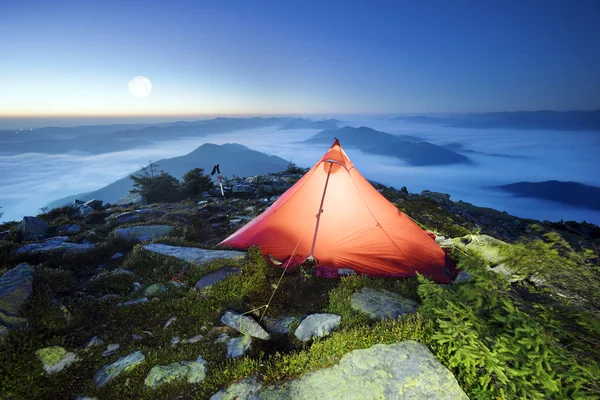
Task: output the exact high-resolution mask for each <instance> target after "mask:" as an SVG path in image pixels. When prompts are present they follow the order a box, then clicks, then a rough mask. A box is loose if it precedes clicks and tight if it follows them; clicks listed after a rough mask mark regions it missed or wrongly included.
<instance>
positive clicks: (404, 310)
mask: <svg viewBox="0 0 600 400" xmlns="http://www.w3.org/2000/svg"><path fill="white" fill-rule="evenodd" d="M350 305H351V306H352V308H353V309H354V310H358V311H362V312H363V313H365V314H367V315H368V316H369V317H371V318H373V319H379V320H384V319H398V317H399V316H401V315H402V314H409V313H414V312H416V311H417V305H418V304H417V302H416V301H414V300H410V299H406V298H404V297H402V296H400V295H399V294H396V293H392V292H390V291H387V290H383V289H382V290H375V289H371V288H363V289H362V290H361V291H360V292H357V293H354V294H353V295H352V296H351V297H350Z"/></svg>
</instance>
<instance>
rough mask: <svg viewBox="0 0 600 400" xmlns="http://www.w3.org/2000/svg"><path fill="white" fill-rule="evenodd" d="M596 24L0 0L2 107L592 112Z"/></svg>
mask: <svg viewBox="0 0 600 400" xmlns="http://www.w3.org/2000/svg"><path fill="white" fill-rule="evenodd" d="M599 20H600V2H599V1H595V0H574V1H567V0H564V1H556V0H540V1H534V0H520V1H517V0H505V1H495V0H486V1H460V0H452V1H402V0H396V1H350V0H345V1H309V0H305V1H287V0H286V1H281V0H279V1H260V0H253V1H249V0H246V1H241V0H240V1H228V0H219V1H216V0H215V1H179V0H170V1H137V0H127V1H124V0H118V1H97V0H65V1H63V0H41V1H34V0H0V116H14V115H22V116H33V115H157V114H161V115H170V114H173V115H203V114H210V115H214V114H224V115H225V114H328V113H329V114H331V113H337V114H340V113H436V112H472V111H474V112H479V111H514V110H538V109H553V110H570V109H597V108H600V74H599V72H598V71H600V23H598V21H599ZM137 75H144V76H147V77H148V78H150V80H151V81H152V84H153V91H152V93H151V94H150V96H149V97H148V98H146V99H136V98H133V96H131V95H130V94H129V93H128V91H127V83H128V81H129V80H130V79H131V78H132V77H134V76H137Z"/></svg>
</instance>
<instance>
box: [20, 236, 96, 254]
mask: <svg viewBox="0 0 600 400" xmlns="http://www.w3.org/2000/svg"><path fill="white" fill-rule="evenodd" d="M67 239H68V238H67V237H66V236H57V237H53V238H50V239H46V240H44V241H43V242H41V243H30V244H26V245H24V246H21V247H19V248H18V249H17V250H16V252H17V253H47V252H51V251H57V252H64V253H65V254H76V253H85V252H88V251H92V250H94V249H95V248H96V245H95V244H93V243H70V242H66V240H67Z"/></svg>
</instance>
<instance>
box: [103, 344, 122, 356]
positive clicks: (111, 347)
mask: <svg viewBox="0 0 600 400" xmlns="http://www.w3.org/2000/svg"><path fill="white" fill-rule="evenodd" d="M120 347H121V345H120V344H118V343H111V344H109V345H108V346H107V347H106V350H105V351H104V352H103V353H102V357H108V356H112V355H113V354H115V353H116V352H117V350H119V348H120Z"/></svg>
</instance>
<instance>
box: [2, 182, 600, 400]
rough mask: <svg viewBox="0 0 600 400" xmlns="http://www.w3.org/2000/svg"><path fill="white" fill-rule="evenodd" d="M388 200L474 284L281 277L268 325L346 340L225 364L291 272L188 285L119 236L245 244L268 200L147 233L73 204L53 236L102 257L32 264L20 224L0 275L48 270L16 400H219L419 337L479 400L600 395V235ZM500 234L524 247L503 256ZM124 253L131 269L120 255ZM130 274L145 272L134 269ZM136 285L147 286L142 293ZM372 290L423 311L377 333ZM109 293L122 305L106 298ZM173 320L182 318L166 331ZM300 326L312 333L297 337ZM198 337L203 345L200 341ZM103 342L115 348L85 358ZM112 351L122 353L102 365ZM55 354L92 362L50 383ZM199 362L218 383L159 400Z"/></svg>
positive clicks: (399, 195) (14, 337)
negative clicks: (333, 318)
mask: <svg viewBox="0 0 600 400" xmlns="http://www.w3.org/2000/svg"><path fill="white" fill-rule="evenodd" d="M378 189H380V191H381V193H382V194H383V195H384V196H385V197H387V198H388V199H389V200H390V201H392V202H394V203H395V204H396V205H397V206H398V207H399V208H400V209H401V210H403V211H405V212H407V214H408V215H410V216H411V217H412V218H413V219H415V220H416V221H418V222H419V223H421V224H422V225H423V226H424V227H426V228H427V229H430V230H432V231H434V232H436V233H437V234H439V235H443V236H445V237H447V238H457V239H455V240H454V241H452V244H451V245H450V246H449V247H451V249H450V250H449V251H450V255H451V257H452V258H453V260H454V261H455V262H456V263H457V264H458V266H459V268H460V269H461V270H463V271H465V272H467V273H468V276H467V275H464V276H463V277H466V279H465V280H462V281H461V282H460V283H458V282H457V283H454V284H452V285H436V284H434V283H433V282H431V281H428V280H427V279H426V278H423V277H415V278H409V279H377V278H368V277H356V276H350V277H345V278H342V279H325V278H319V277H317V276H315V274H314V271H312V270H310V269H306V268H300V269H297V270H295V271H292V272H291V273H290V274H288V275H286V276H284V277H283V279H282V280H281V283H280V285H279V286H278V287H277V290H276V291H275V295H274V297H273V300H272V302H271V303H270V306H269V307H268V308H267V310H266V316H268V317H278V316H283V315H288V316H295V317H297V318H300V317H302V316H304V315H307V314H312V313H316V312H328V313H334V314H337V315H340V316H341V324H340V326H339V328H338V329H337V330H336V331H335V332H334V333H332V334H331V335H329V336H327V337H325V338H321V339H315V340H314V341H312V342H308V343H303V342H300V341H299V340H298V339H297V338H296V337H295V336H294V335H292V334H289V335H284V336H281V337H279V338H277V339H274V340H272V341H260V340H255V341H253V342H252V343H253V347H252V348H251V349H250V351H249V352H248V353H247V354H246V355H244V356H243V357H239V358H226V357H225V354H226V346H225V344H224V343H219V342H216V341H215V339H216V337H217V336H218V335H219V334H221V333H223V332H227V333H228V334H230V335H231V336H235V335H236V333H235V332H234V331H232V330H230V329H226V328H223V327H222V324H221V322H220V318H221V316H222V315H223V313H224V312H225V311H226V310H229V309H232V310H236V311H239V312H247V311H250V310H253V309H257V308H258V309H259V310H258V311H256V312H255V314H260V311H262V310H263V309H264V308H262V309H261V308H260V307H261V306H264V305H265V304H267V303H268V302H269V298H270V297H271V294H272V293H273V291H274V287H275V286H276V284H277V282H278V281H279V279H280V277H281V270H280V269H278V268H275V267H272V266H270V265H268V264H267V263H266V262H265V260H264V258H263V257H262V255H261V254H260V252H259V249H257V248H253V249H251V250H250V251H248V253H247V254H246V256H245V258H244V259H241V260H229V261H225V260H216V261H212V262H210V263H208V264H206V265H203V266H200V265H196V264H194V263H188V265H189V268H188V269H187V270H186V271H185V272H184V273H183V275H182V278H181V282H182V283H183V286H182V287H175V286H174V285H170V284H169V281H170V280H171V279H172V277H173V276H175V275H176V274H177V273H178V272H180V271H181V269H182V267H183V266H184V265H185V264H186V262H184V261H182V260H179V259H176V258H173V257H169V256H164V255H159V254H156V253H152V252H150V251H148V250H145V249H144V248H143V247H142V246H143V245H144V244H147V242H144V243H142V244H139V243H136V242H134V241H127V240H123V239H119V238H116V237H115V236H114V234H113V232H114V230H115V229H116V228H128V227H134V226H139V225H169V226H172V227H174V229H173V231H172V232H171V234H170V235H169V236H167V237H164V238H161V239H156V240H154V241H152V242H153V243H164V244H169V245H177V246H184V247H202V248H209V249H210V248H214V246H215V245H216V243H218V242H219V241H220V240H222V239H223V238H225V237H226V236H227V235H228V234H229V233H231V232H233V231H235V229H236V226H234V225H232V224H230V223H229V222H230V221H231V220H233V219H234V218H235V217H239V216H247V217H251V216H253V215H254V214H255V213H256V212H257V211H258V210H260V208H261V207H262V206H263V205H264V203H263V200H262V199H263V197H262V196H258V194H255V195H251V196H248V197H249V198H247V199H243V200H239V201H230V200H228V201H227V202H226V203H223V202H222V201H219V200H218V199H215V198H209V199H206V200H207V203H206V204H203V205H202V206H199V205H197V204H196V203H195V202H182V203H176V204H155V205H151V206H150V207H149V208H148V209H150V210H153V211H156V212H155V213H153V214H152V215H151V216H150V217H148V219H146V220H144V221H138V222H125V223H118V222H117V221H116V220H115V219H114V218H108V217H110V215H115V214H120V213H123V212H127V211H135V207H130V208H124V207H116V208H115V207H113V208H111V209H110V211H109V210H106V209H100V210H97V211H95V212H93V213H91V214H89V215H88V216H86V217H81V216H78V215H76V213H74V212H73V210H72V209H70V208H69V207H66V208H63V209H58V210H55V211H52V212H50V213H47V214H44V215H41V216H39V218H40V219H43V220H45V221H46V222H47V223H48V224H49V227H50V230H55V229H56V228H57V227H59V226H65V225H79V226H80V230H79V232H78V233H73V234H70V237H69V239H68V241H69V242H72V243H83V242H84V241H86V240H87V241H88V242H89V243H93V244H95V248H94V249H93V250H91V251H89V252H85V253H79V254H68V253H63V254H58V253H52V254H50V255H49V254H46V255H40V254H36V253H31V252H25V253H22V254H17V253H15V250H16V249H17V248H19V247H21V246H23V245H26V244H28V243H34V242H36V241H35V240H33V239H23V238H22V237H21V236H20V235H19V234H18V232H17V225H16V224H14V223H9V224H4V225H2V226H0V231H8V232H7V233H6V236H5V237H4V238H3V240H0V275H1V274H3V273H5V272H6V271H10V270H12V269H13V268H14V267H16V266H17V265H19V264H20V263H23V262H27V263H29V264H30V265H32V266H35V278H34V280H33V290H32V292H31V295H30V296H29V297H28V299H27V300H26V302H25V304H24V306H23V310H22V315H21V316H22V317H24V318H27V320H28V328H27V329H25V330H22V331H19V330H13V331H10V332H9V333H8V334H6V336H5V337H4V340H3V343H2V344H0V393H2V398H6V399H24V398H28V399H31V398H36V399H37V398H39V399H46V398H47V399H50V398H52V399H63V398H64V399H75V398H76V397H77V396H82V395H87V396H90V397H97V398H98V399H102V400H104V399H126V398H127V399H129V398H140V399H155V398H171V399H175V398H176V399H204V398H209V397H210V396H211V395H213V394H214V393H216V392H217V391H218V390H219V389H221V388H224V387H226V386H228V385H229V384H231V383H233V382H234V381H236V380H239V379H241V378H244V377H248V376H257V377H258V378H259V379H260V381H262V382H263V384H265V385H268V384H271V383H276V382H281V381H284V380H288V379H292V378H295V377H298V376H300V375H303V374H306V373H307V372H308V371H313V370H316V369H320V368H323V367H327V366H331V365H334V364H336V363H337V362H338V361H339V360H340V358H341V357H342V356H343V355H345V354H347V353H348V352H350V351H352V350H354V349H364V348H368V347H370V346H372V345H374V344H377V343H385V344H390V343H396V342H400V341H404V340H407V339H412V340H416V341H419V342H421V343H423V344H425V345H426V346H427V348H428V349H429V350H430V351H431V352H432V353H433V354H434V355H435V356H436V357H437V358H438V360H440V362H441V363H442V364H443V365H445V366H446V367H447V368H448V369H450V371H452V373H453V374H454V375H455V376H456V378H457V379H458V382H459V384H460V386H461V387H462V388H463V390H464V391H465V392H466V393H467V394H468V395H469V397H471V398H477V399H479V398H486V399H488V398H489V399H493V398H506V399H511V398H517V397H527V398H598V396H600V387H599V386H598V381H597V377H598V376H600V367H599V365H600V363H599V362H600V350H599V349H600V319H599V317H600V297H599V293H600V269H599V267H598V253H597V249H598V246H599V245H600V239H599V238H600V234H599V233H600V231H599V229H598V228H597V227H594V226H591V225H583V224H575V223H566V224H565V223H558V224H552V223H547V222H546V223H540V222H539V221H533V220H524V219H519V218H515V217H512V216H510V215H508V214H506V213H500V212H497V211H495V210H490V209H481V208H477V207H475V206H472V205H470V204H467V203H462V202H458V203H454V202H452V201H450V200H449V198H447V197H446V196H444V195H441V194H436V193H423V194H422V195H415V194H408V193H406V192H402V191H398V190H395V189H393V188H386V187H383V186H378ZM203 210H205V211H203ZM250 210H252V211H250ZM105 218H106V219H105ZM92 231H93V232H94V233H93V234H92V233H90V232H92ZM488 237H495V238H497V239H501V240H503V241H505V242H507V243H509V245H506V246H504V245H498V244H496V242H493V241H491V240H490V239H486V238H488ZM480 238H482V239H481V240H480ZM484 239H485V240H484ZM490 252H494V254H496V255H498V256H499V257H501V259H502V263H501V266H502V267H503V271H508V272H505V273H498V271H499V270H500V268H498V264H499V262H498V261H494V259H493V257H489V256H488V255H489V253H490ZM116 253H121V254H122V255H123V257H117V258H114V255H115V254H116ZM225 265H227V266H238V267H241V268H242V273H241V274H232V275H230V276H228V277H227V278H226V279H225V280H222V281H220V282H218V283H216V284H214V285H212V286H211V287H210V289H208V290H204V291H198V290H194V285H195V283H196V282H197V281H198V280H199V279H200V278H201V277H202V276H206V274H208V273H209V272H211V271H215V270H217V269H218V268H220V267H222V266H225ZM490 267H496V268H490ZM123 270H125V271H130V272H131V273H132V274H130V273H129V272H126V273H122V272H119V271H123ZM134 282H139V284H140V285H141V287H140V288H139V289H138V288H136V284H135V283H134ZM157 283H159V284H160V283H162V284H165V286H166V287H168V289H167V290H165V291H164V292H163V291H162V290H160V291H158V292H156V293H152V294H149V295H148V296H147V297H149V298H150V300H149V301H147V302H145V303H142V304H135V305H131V306H124V307H119V306H117V304H118V303H121V302H123V301H126V300H130V299H135V298H140V297H141V294H140V293H142V292H143V291H146V290H147V289H148V288H149V287H151V286H152V285H154V284H157ZM363 287H371V288H375V289H386V290H389V291H391V292H394V293H398V294H401V295H402V296H404V297H406V298H409V299H412V300H415V301H418V302H419V303H420V307H419V309H418V311H417V312H416V313H414V314H407V315H403V316H401V317H400V318H398V320H385V321H373V320H371V319H370V318H369V317H367V315H365V314H363V313H361V312H359V311H356V310H355V309H353V308H352V307H351V305H350V297H351V295H352V294H354V293H356V292H357V291H359V290H360V289H361V288H363ZM146 293H147V292H146ZM107 295H119V296H114V297H113V298H111V297H110V296H109V297H108V298H106V297H105V300H103V301H100V299H101V298H102V297H103V296H107ZM0 317H1V316H0ZM172 317H176V320H173V322H172V323H171V324H170V325H169V326H168V327H166V328H165V327H164V326H165V324H166V322H167V321H169V320H171V318H172ZM4 318H6V316H5V317H4ZM257 319H259V317H258V316H257ZM297 324H298V320H296V322H295V323H294V324H293V326H292V332H293V328H295V326H297ZM132 335H137V336H132ZM197 335H202V339H200V340H199V341H195V342H193V343H191V342H187V340H188V339H190V338H193V337H196V336H197ZM94 336H98V337H100V338H101V339H102V340H103V341H104V343H105V345H102V346H96V347H90V348H86V345H87V344H88V342H89V341H90V339H91V338H92V337H94ZM174 337H179V338H180V340H181V341H180V343H179V344H173V338H174ZM139 339H141V340H139ZM109 343H110V344H120V348H119V349H118V350H117V352H116V353H114V354H113V355H109V356H106V357H103V356H102V353H103V352H104V351H105V350H106V344H109ZM48 346H62V347H64V348H65V349H67V350H68V351H72V352H74V353H75V354H77V357H78V359H79V360H78V361H77V362H76V363H74V364H72V365H70V366H68V367H67V368H65V369H64V370H63V371H61V372H60V373H57V374H52V375H48V374H45V373H44V370H43V368H42V363H41V362H40V360H39V358H38V356H37V355H36V351H37V350H39V349H41V348H46V347H48ZM136 350H141V351H142V352H143V354H144V355H145V360H144V362H142V363H141V364H139V365H138V366H136V367H135V368H132V369H130V370H128V371H126V372H124V373H123V374H121V375H120V376H118V377H117V378H115V379H114V380H112V381H111V382H109V383H108V384H106V385H104V386H102V387H100V388H99V389H98V388H96V387H95V385H94V382H93V380H92V377H93V376H94V374H96V373H97V371H99V370H100V369H101V368H102V367H103V366H104V365H107V364H109V363H111V362H113V361H115V360H116V359H118V358H119V357H122V356H126V355H128V354H130V353H132V352H133V351H136ZM198 355H202V357H203V358H204V359H205V360H206V361H207V362H208V370H207V374H206V379H205V380H204V381H202V382H200V383H187V382H186V381H185V380H176V381H174V382H170V383H166V384H163V385H161V386H160V387H158V388H156V389H149V388H147V387H146V386H145V384H144V381H145V379H146V377H147V376H148V374H149V372H150V370H151V369H152V367H154V366H156V365H166V364H170V363H175V362H180V361H193V360H195V359H196V358H197V357H198Z"/></svg>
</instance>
